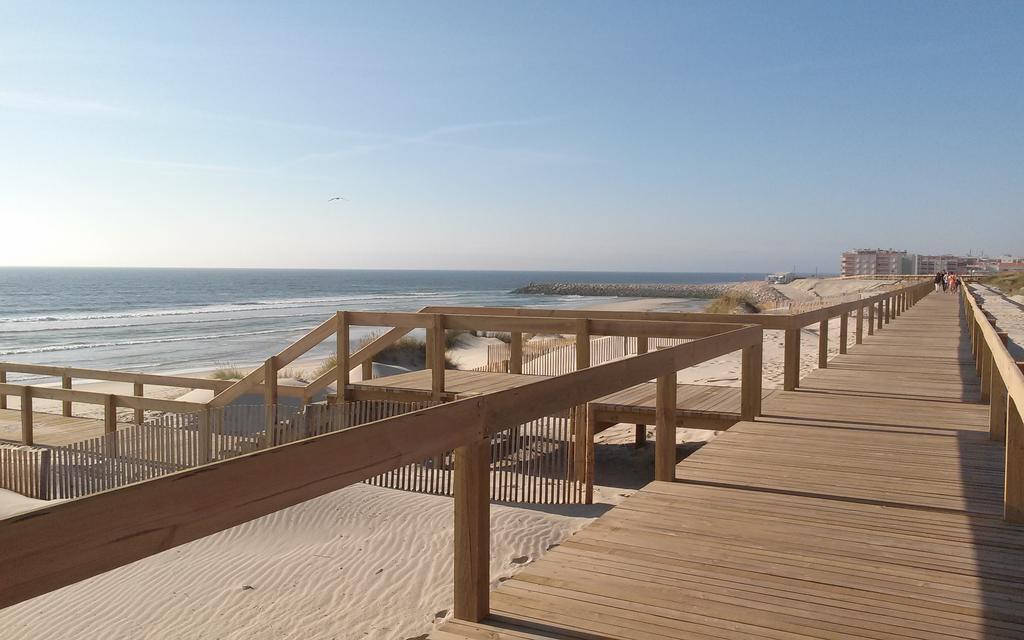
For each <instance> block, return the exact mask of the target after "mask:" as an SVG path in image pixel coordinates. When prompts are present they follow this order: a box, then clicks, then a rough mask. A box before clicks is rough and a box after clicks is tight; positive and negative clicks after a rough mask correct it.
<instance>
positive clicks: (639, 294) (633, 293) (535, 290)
mask: <svg viewBox="0 0 1024 640" xmlns="http://www.w3.org/2000/svg"><path fill="white" fill-rule="evenodd" d="M512 293H522V294H530V295H552V296H616V297H621V298H703V299H713V298H719V297H721V296H724V295H737V296H744V297H747V298H749V299H751V300H752V301H754V302H756V303H757V304H758V305H766V304H776V303H779V302H785V301H786V300H788V298H787V297H786V296H785V295H784V294H783V293H781V292H780V291H779V290H778V289H775V288H774V287H772V286H771V285H770V284H768V283H766V282H758V281H748V282H721V283H713V284H632V283H618V282H611V283H595V282H540V283H538V282H531V283H530V284H528V285H526V286H525V287H519V288H518V289H515V290H513V291H512Z"/></svg>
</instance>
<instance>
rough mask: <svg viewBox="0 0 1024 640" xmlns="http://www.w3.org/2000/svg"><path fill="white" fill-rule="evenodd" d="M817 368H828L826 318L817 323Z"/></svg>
mask: <svg viewBox="0 0 1024 640" xmlns="http://www.w3.org/2000/svg"><path fill="white" fill-rule="evenodd" d="M818 368H819V369H827V368H828V318H825V319H824V320H822V321H821V322H819V323H818Z"/></svg>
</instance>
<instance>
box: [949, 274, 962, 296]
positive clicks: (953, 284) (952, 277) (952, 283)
mask: <svg viewBox="0 0 1024 640" xmlns="http://www.w3.org/2000/svg"><path fill="white" fill-rule="evenodd" d="M959 288H960V278H959V277H958V276H957V275H956V274H955V273H951V274H949V292H950V293H956V292H957V290H958V289H959Z"/></svg>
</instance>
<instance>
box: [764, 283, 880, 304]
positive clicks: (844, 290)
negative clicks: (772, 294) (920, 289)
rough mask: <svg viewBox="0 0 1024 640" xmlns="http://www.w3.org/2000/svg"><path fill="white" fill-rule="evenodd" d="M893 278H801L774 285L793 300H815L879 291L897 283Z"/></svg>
mask: <svg viewBox="0 0 1024 640" xmlns="http://www.w3.org/2000/svg"><path fill="white" fill-rule="evenodd" d="M896 282H897V280H896V279H892V280H857V279H850V280H843V279H842V278H800V279H798V280H794V281H793V282H791V283H789V284H775V285H772V286H773V287H774V288H775V289H776V290H778V291H779V292H781V293H782V294H784V295H785V296H786V297H787V298H789V299H790V300H792V301H793V302H813V301H814V300H817V299H819V298H830V297H832V296H841V295H851V294H855V293H865V294H872V293H877V292H880V291H882V290H883V289H885V288H886V287H888V286H889V285H892V284H895V283H896Z"/></svg>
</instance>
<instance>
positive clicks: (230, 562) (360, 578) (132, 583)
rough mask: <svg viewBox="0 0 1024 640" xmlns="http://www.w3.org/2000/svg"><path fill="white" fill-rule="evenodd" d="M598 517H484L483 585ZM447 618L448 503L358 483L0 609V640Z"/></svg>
mask: <svg viewBox="0 0 1024 640" xmlns="http://www.w3.org/2000/svg"><path fill="white" fill-rule="evenodd" d="M606 508H607V507H604V506H601V505H592V506H589V507H582V506H578V507H564V508H562V509H561V510H559V509H555V508H550V507H548V508H547V509H546V511H547V512H545V511H540V510H532V509H526V508H518V507H510V506H503V505H494V506H493V507H492V510H491V531H492V540H491V545H492V553H491V576H492V580H494V585H492V586H496V584H497V582H498V581H499V580H501V579H502V578H504V577H507V576H510V575H512V574H513V573H514V572H515V571H516V570H517V569H518V568H520V567H522V566H524V565H525V564H527V563H529V562H531V561H533V560H534V559H536V558H537V557H539V556H540V555H541V554H542V553H543V552H544V551H545V550H546V549H547V548H548V547H549V546H551V545H553V544H557V543H558V542H559V541H561V540H563V539H565V538H566V537H568V536H569V535H571V534H572V533H573V532H574V531H576V530H578V529H579V528H580V527H581V526H583V525H584V524H585V523H586V522H588V521H589V520H590V519H591V518H593V517H596V515H598V514H599V513H600V512H602V511H604V510H605V509H606ZM556 511H561V513H558V512H556ZM451 607H452V502H451V500H450V499H448V498H444V497H438V496H429V495H421V494H416V493H406V492H401V491H395V490H392V489H382V488H379V487H371V486H368V485H355V486H352V487H349V488H347V489H343V490H341V491H336V492H334V493H330V494H327V495H325V496H321V497H320V498H316V499H314V500H310V501H308V502H304V503H302V504H300V505H297V506H295V507H291V508H289V509H285V510H282V511H279V512H277V513H274V514H271V515H269V516H266V517H263V518H259V519H257V520H254V521H252V522H249V523H246V524H243V525H240V526H238V527H234V528H232V529H228V530H226V531H222V532H220V533H217V534H214V535H212V536H208V537H206V538H203V539H201V540H197V541H195V542H191V543H189V544H186V545H182V546H180V547H177V548H175V549H171V550H169V551H165V552H163V553H161V554H158V555H155V556H152V557H149V558H146V559H144V560H141V561H139V562H136V563H133V564H131V565H128V566H126V567H122V568H120V569H117V570H114V571H110V572H108V573H105V574H102V575H99V576H96V577H93V578H90V579H89V580H85V581H82V582H80V583H77V584H74V585H71V586H69V587H65V588H63V589H60V590H58V591H54V592H52V593H48V594H46V595H43V596H40V597H38V598H35V599H33V600H30V601H27V602H23V603H21V604H19V605H15V606H13V607H9V608H7V609H4V610H2V611H0V628H2V629H3V630H4V633H3V637H4V638H5V640H29V639H36V638H40V639H41V638H47V639H50V638H89V639H90V640H92V639H97V640H98V639H111V640H113V639H125V640H127V639H132V640H135V639H139V638H196V639H199V638H211V639H212V638H223V639H229V638H238V639H246V640H261V639H266V640H270V639H274V640H278V639H284V638H296V639H298V638H302V639H307V638H416V637H420V636H422V635H423V634H426V633H429V632H430V631H431V630H432V629H433V628H434V626H436V624H437V623H438V622H440V621H441V620H443V619H444V618H446V617H448V616H449V615H450V610H451Z"/></svg>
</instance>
